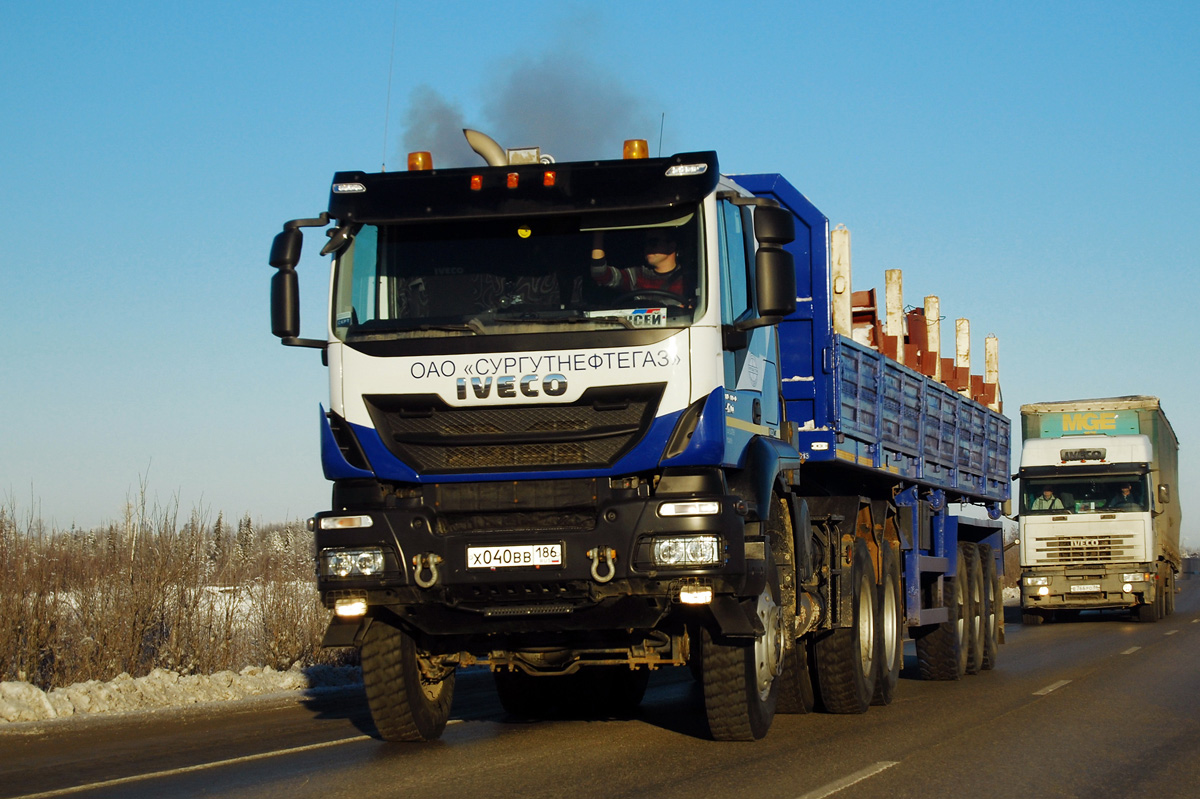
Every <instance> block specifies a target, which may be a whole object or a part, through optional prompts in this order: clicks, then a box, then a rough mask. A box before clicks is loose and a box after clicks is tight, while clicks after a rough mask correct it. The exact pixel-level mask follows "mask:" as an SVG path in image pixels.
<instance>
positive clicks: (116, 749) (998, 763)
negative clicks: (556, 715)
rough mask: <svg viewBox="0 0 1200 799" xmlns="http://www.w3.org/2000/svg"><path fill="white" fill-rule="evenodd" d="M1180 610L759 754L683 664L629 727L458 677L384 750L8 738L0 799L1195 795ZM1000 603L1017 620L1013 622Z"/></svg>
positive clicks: (1064, 640)
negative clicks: (443, 708) (418, 729)
mask: <svg viewBox="0 0 1200 799" xmlns="http://www.w3.org/2000/svg"><path fill="white" fill-rule="evenodd" d="M1180 585H1181V586H1182V587H1183V592H1182V593H1181V594H1180V595H1179V597H1178V602H1177V604H1178V610H1177V612H1176V614H1175V615H1174V616H1171V617H1169V618H1167V619H1164V620H1162V621H1160V622H1158V623H1155V624H1136V623H1134V622H1132V621H1130V620H1128V619H1127V618H1122V617H1119V616H1098V615H1092V614H1089V615H1085V616H1084V617H1082V618H1081V619H1080V620H1078V621H1073V622H1067V623H1059V624H1049V625H1043V626H1039V627H1024V626H1022V625H1021V624H1019V623H1017V622H1015V620H1013V619H1012V614H1011V612H1010V621H1009V624H1008V626H1007V642H1006V644H1005V645H1004V646H1003V647H1001V650H1000V662H999V666H998V668H997V669H996V670H995V671H992V672H987V673H985V674H982V675H978V676H971V677H967V678H966V679H964V680H962V681H961V682H958V683H926V682H921V681H920V680H917V679H915V675H914V674H913V673H912V672H914V671H915V664H913V658H912V654H911V647H910V649H909V658H908V661H909V663H910V664H911V665H910V666H909V668H907V669H906V670H905V674H904V675H903V678H902V680H901V684H900V686H899V688H898V690H897V698H896V701H895V702H894V703H893V704H892V705H891V706H889V707H886V708H872V709H871V710H870V712H868V713H866V714H865V715H862V716H831V715H824V714H813V715H806V716H777V717H776V719H775V724H774V726H773V727H772V729H771V732H770V734H769V735H768V736H767V737H766V738H765V739H764V740H762V741H758V742H756V743H715V742H713V741H709V740H706V738H705V724H704V719H703V709H702V706H701V698H700V695H699V693H698V690H697V686H696V685H695V684H694V683H693V682H692V681H691V678H690V676H689V673H688V671H687V670H686V669H672V670H667V671H664V672H661V673H659V674H657V675H656V676H655V678H654V680H653V681H652V683H651V688H650V691H649V692H648V694H647V698H646V701H645V702H644V703H643V705H642V707H641V709H640V710H639V712H638V713H637V715H636V716H635V717H633V718H628V719H581V718H567V719H558V720H553V721H543V722H536V723H529V722H521V723H518V722H515V721H513V720H511V719H509V718H508V717H506V715H505V714H504V712H503V710H502V709H501V708H500V705H499V702H498V701H497V700H496V698H495V695H494V692H493V691H492V689H491V678H490V676H489V675H487V674H486V673H478V672H477V673H465V674H463V675H461V676H460V681H459V692H458V695H457V696H456V698H455V705H454V712H453V718H452V721H451V723H450V725H449V726H448V727H447V729H446V733H445V735H444V737H443V738H442V739H441V740H440V741H437V742H435V743H431V744H424V745H414V744H386V743H381V742H379V741H377V740H375V739H373V738H371V737H370V734H371V732H372V731H373V728H372V726H371V723H370V717H369V714H368V713H367V711H366V708H365V703H364V700H363V699H362V696H361V694H359V693H355V692H350V693H344V694H342V695H341V696H335V697H321V698H312V699H308V700H306V701H304V702H302V703H296V702H295V701H293V700H282V699H274V700H264V701H258V702H252V703H249V704H244V703H239V704H238V705H236V706H233V707H232V708H231V707H229V706H219V705H217V706H207V707H203V708H194V709H190V710H186V711H159V712H151V713H143V714H136V715H133V716H128V717H124V718H95V719H86V720H81V719H76V720H67V721H55V722H47V723H44V724H37V725H12V726H11V727H10V728H0V797H15V796H29V795H39V796H80V797H101V796H103V797H125V796H129V797H143V796H145V797H160V796H172V797H187V796H214V797H289V799H292V798H295V797H318V796H319V797H327V798H328V799H333V798H334V797H351V798H352V799H367V798H368V797H394V796H409V797H421V799H433V798H434V797H443V796H446V797H449V796H454V797H461V796H470V795H475V796H478V795H496V796H514V795H524V796H530V797H539V796H570V797H573V798H574V797H580V798H581V799H582V798H583V797H592V796H595V797H601V796H603V797H611V798H613V799H616V798H618V797H638V798H639V799H642V798H643V797H655V799H670V798H671V797H686V798H687V799H697V797H712V796H726V797H742V796H756V797H764V799H767V798H770V797H781V798H782V799H815V797H824V796H837V797H838V799H875V798H876V797H879V798H882V797H888V798H889V799H897V798H898V797H910V796H911V797H922V798H923V799H928V797H1033V798H1036V799H1053V798H1054V797H1080V799H1107V798H1108V797H1134V796H1137V797H1156V799H1157V798H1159V797H1196V796H1200V670H1198V669H1197V667H1196V666H1197V663H1198V662H1200V580H1197V581H1184V582H1181V583H1180ZM1011 610H1012V609H1010V611H1011Z"/></svg>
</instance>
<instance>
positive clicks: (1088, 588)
mask: <svg viewBox="0 0 1200 799" xmlns="http://www.w3.org/2000/svg"><path fill="white" fill-rule="evenodd" d="M1099 590H1100V586H1098V585H1094V584H1092V583H1086V584H1084V585H1073V586H1071V593H1072V594H1089V593H1095V592H1097V591H1099Z"/></svg>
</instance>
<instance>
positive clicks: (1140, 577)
mask: <svg viewBox="0 0 1200 799" xmlns="http://www.w3.org/2000/svg"><path fill="white" fill-rule="evenodd" d="M1145 579H1147V578H1146V575H1145V574H1142V573H1141V572H1129V573H1128V574H1122V575H1121V580H1122V581H1123V582H1126V583H1140V582H1142V581H1144V580H1145Z"/></svg>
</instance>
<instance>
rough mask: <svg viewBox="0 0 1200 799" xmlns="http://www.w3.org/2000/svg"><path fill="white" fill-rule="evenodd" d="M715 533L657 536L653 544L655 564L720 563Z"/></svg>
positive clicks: (689, 564) (692, 564)
mask: <svg viewBox="0 0 1200 799" xmlns="http://www.w3.org/2000/svg"><path fill="white" fill-rule="evenodd" d="M717 545H718V541H717V537H716V536H715V535H688V536H672V537H671V538H656V539H654V541H653V545H652V546H651V548H650V549H651V553H652V556H653V558H654V565H655V566H660V567H661V566H667V567H671V566H674V567H684V566H713V565H716V564H717V563H720V553H719V552H718V546H717Z"/></svg>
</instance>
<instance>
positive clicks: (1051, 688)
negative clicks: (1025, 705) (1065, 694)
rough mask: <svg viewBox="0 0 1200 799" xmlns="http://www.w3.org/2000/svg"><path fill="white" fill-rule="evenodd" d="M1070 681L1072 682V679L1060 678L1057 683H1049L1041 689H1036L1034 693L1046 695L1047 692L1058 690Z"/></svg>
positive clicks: (1035, 694)
mask: <svg viewBox="0 0 1200 799" xmlns="http://www.w3.org/2000/svg"><path fill="white" fill-rule="evenodd" d="M1069 682H1071V681H1070V680H1059V681H1058V682H1056V683H1052V684H1050V685H1047V686H1046V687H1045V688H1043V689H1042V690H1040V691H1034V692H1033V695H1034V696H1045V695H1046V694H1048V693H1050V692H1051V691H1057V690H1058V689H1059V688H1062V687H1063V686H1064V685H1066V684H1067V683H1069Z"/></svg>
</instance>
